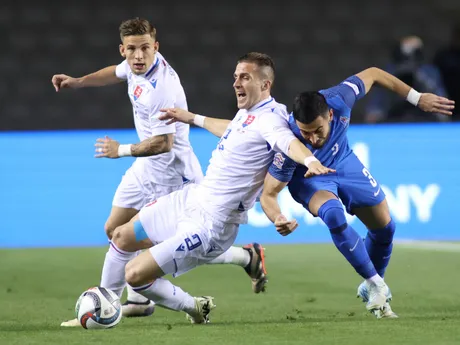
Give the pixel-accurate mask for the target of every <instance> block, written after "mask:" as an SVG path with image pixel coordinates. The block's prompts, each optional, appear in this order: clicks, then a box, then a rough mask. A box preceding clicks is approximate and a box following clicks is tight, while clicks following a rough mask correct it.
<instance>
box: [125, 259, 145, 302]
mask: <svg viewBox="0 0 460 345" xmlns="http://www.w3.org/2000/svg"><path fill="white" fill-rule="evenodd" d="M140 253H141V251H140V250H139V251H137V252H136V256H138V255H139V254H140ZM126 290H127V292H128V298H127V300H128V301H130V302H136V303H146V302H147V301H148V300H149V299H148V298H145V297H144V296H142V295H141V294H140V293H137V292H136V291H134V290H133V288H132V287H131V285H127V286H126Z"/></svg>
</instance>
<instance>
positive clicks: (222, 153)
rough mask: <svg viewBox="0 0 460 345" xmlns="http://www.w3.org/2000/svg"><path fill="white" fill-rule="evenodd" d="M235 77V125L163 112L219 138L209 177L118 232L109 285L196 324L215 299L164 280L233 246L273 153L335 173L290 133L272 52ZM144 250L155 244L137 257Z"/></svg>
mask: <svg viewBox="0 0 460 345" xmlns="http://www.w3.org/2000/svg"><path fill="white" fill-rule="evenodd" d="M234 77H235V82H234V85H233V86H234V89H235V92H236V96H237V104H238V108H239V109H240V110H239V111H238V112H237V114H236V116H235V118H234V119H233V120H232V121H231V122H230V121H228V120H221V119H214V118H209V117H203V116H200V115H195V114H192V113H190V112H188V111H186V110H184V109H178V108H167V109H164V111H165V115H163V116H162V117H161V118H164V119H166V118H168V119H170V121H169V122H168V123H170V124H171V123H174V122H175V121H181V122H185V123H195V124H196V125H198V126H201V127H204V128H206V129H207V130H209V131H210V132H211V133H214V134H215V135H217V136H219V137H221V140H220V141H219V143H218V145H217V148H216V149H215V150H214V152H213V154H212V158H211V160H210V165H209V167H208V170H207V172H206V175H205V177H204V179H203V181H202V182H201V183H200V184H195V185H193V184H192V185H190V186H188V187H187V188H185V189H183V190H179V191H176V192H173V193H171V194H169V195H166V196H163V197H161V198H159V199H157V200H156V201H155V202H153V203H151V204H148V205H146V206H145V207H143V208H142V209H141V211H140V212H139V214H138V215H136V216H134V217H133V219H131V220H130V221H129V222H128V223H127V224H125V225H122V226H119V227H117V228H116V229H115V231H114V233H113V237H112V243H111V246H112V247H113V248H114V249H115V251H114V254H115V255H116V260H114V261H113V262H112V263H111V274H110V276H109V279H108V280H107V281H106V282H105V283H106V284H105V285H104V287H106V288H109V289H111V290H113V291H115V292H117V293H119V291H120V287H121V286H123V284H124V283H125V282H126V281H127V282H128V283H129V284H130V285H131V286H132V287H133V288H134V290H135V291H137V292H139V293H141V294H142V295H143V296H145V297H146V298H148V299H150V300H153V301H154V302H155V303H157V304H158V305H161V306H163V307H166V308H168V309H172V310H176V311H185V312H186V313H187V316H188V318H189V319H190V320H191V322H192V323H206V322H208V314H209V312H210V311H211V309H213V308H214V307H215V305H214V302H213V297H209V296H204V297H192V296H190V295H189V294H188V293H186V292H184V291H183V290H182V289H181V288H179V287H178V286H174V285H173V284H172V283H171V282H170V281H169V280H166V279H164V278H162V277H163V276H164V275H166V274H172V275H173V276H178V275H180V274H183V273H185V272H187V271H189V270H191V269H193V268H194V267H197V266H199V265H202V264H206V263H209V262H210V261H212V260H215V258H217V257H219V256H220V255H221V254H222V253H224V252H226V251H227V249H228V248H230V246H231V245H232V244H233V242H234V241H235V238H236V236H237V234H238V228H239V225H240V224H244V223H246V222H247V211H248V210H249V209H250V208H251V207H252V206H253V205H254V203H255V200H256V197H257V196H258V195H259V194H260V192H261V189H262V185H263V181H264V177H265V174H266V172H267V169H268V167H269V166H270V164H271V162H272V160H273V156H274V153H275V152H283V153H285V154H287V155H288V156H289V157H290V158H291V159H293V160H294V161H296V162H298V163H299V164H304V165H306V166H308V168H309V169H308V175H321V174H327V173H329V172H333V170H331V169H329V168H326V167H324V166H322V165H321V163H320V162H319V161H318V160H317V159H315V158H314V157H313V155H312V153H311V151H310V150H309V149H308V148H307V147H306V146H305V145H303V144H302V143H301V142H300V141H299V140H298V139H296V138H295V136H294V135H293V133H292V132H291V131H290V130H289V126H288V122H287V118H288V114H287V111H286V106H284V105H282V104H279V103H277V102H276V101H275V100H274V99H273V98H272V97H271V96H270V90H271V87H272V84H273V81H274V65H273V61H272V60H271V58H270V57H268V56H267V55H265V54H261V53H249V54H247V55H245V56H243V57H242V58H240V59H239V61H238V65H237V67H236V70H235V73H234ZM139 237H140V238H143V240H141V241H139V240H138V238H139ZM144 248H150V249H149V250H147V251H144V252H142V253H141V254H139V255H138V256H136V255H135V252H136V251H137V250H139V249H144ZM116 265H117V267H116Z"/></svg>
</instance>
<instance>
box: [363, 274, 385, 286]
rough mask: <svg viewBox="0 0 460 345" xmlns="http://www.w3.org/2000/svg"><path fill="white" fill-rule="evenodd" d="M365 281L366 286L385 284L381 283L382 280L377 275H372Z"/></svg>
mask: <svg viewBox="0 0 460 345" xmlns="http://www.w3.org/2000/svg"><path fill="white" fill-rule="evenodd" d="M366 281H367V283H368V284H373V285H381V284H385V282H384V281H383V278H382V277H381V276H379V275H378V274H376V275H373V276H372V277H370V278H368V279H366Z"/></svg>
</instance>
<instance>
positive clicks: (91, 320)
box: [75, 287, 121, 329]
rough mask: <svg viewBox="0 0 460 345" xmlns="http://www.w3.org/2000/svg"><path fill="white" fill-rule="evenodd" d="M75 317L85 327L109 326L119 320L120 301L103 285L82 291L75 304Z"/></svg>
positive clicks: (98, 327) (99, 327)
mask: <svg viewBox="0 0 460 345" xmlns="http://www.w3.org/2000/svg"><path fill="white" fill-rule="evenodd" d="M75 314H77V319H78V321H79V322H80V324H81V325H82V327H83V328H86V329H101V328H110V327H114V326H115V325H117V324H118V323H119V322H120V320H121V303H120V298H118V296H117V294H116V293H114V292H113V291H110V290H109V289H105V288H103V287H93V288H90V289H88V290H86V291H85V292H83V293H82V294H81V296H80V298H78V301H77V304H76V305H75Z"/></svg>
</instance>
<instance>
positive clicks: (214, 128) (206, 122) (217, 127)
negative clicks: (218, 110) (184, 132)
mask: <svg viewBox="0 0 460 345" xmlns="http://www.w3.org/2000/svg"><path fill="white" fill-rule="evenodd" d="M160 111H161V112H163V113H164V114H162V115H161V116H160V117H159V119H160V120H169V121H168V122H167V123H166V124H167V125H169V124H171V123H174V122H177V121H179V122H183V123H188V124H189V125H192V124H193V125H196V126H198V127H201V128H204V129H206V130H207V131H208V132H211V133H212V134H214V135H216V136H218V137H219V138H220V137H221V136H222V135H224V132H225V130H226V129H227V127H228V125H229V123H230V122H231V121H230V120H224V119H216V118H213V117H207V116H203V115H197V114H193V113H191V112H189V111H187V110H184V109H180V108H167V109H160Z"/></svg>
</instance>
